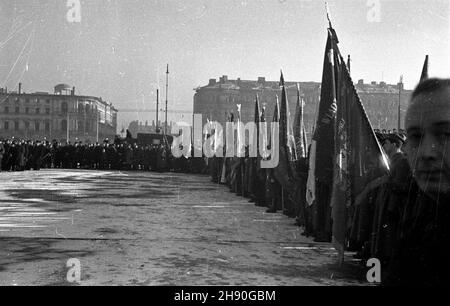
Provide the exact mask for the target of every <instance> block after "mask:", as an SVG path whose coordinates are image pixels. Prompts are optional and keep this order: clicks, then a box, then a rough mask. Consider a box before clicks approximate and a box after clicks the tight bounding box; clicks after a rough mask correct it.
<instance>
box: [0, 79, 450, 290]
mask: <svg viewBox="0 0 450 306" xmlns="http://www.w3.org/2000/svg"><path fill="white" fill-rule="evenodd" d="M449 97H450V80H441V79H429V80H426V81H424V82H422V83H421V84H419V86H418V87H417V88H416V89H415V91H414V93H413V95H412V100H411V102H410V106H409V109H408V112H407V116H406V119H405V125H406V132H405V131H396V130H393V131H380V130H376V131H375V133H376V136H377V138H378V141H379V143H380V145H381V146H382V148H383V150H384V152H385V153H386V155H387V157H388V159H389V166H390V167H389V168H390V171H389V173H388V174H386V175H385V176H383V177H379V178H377V179H376V180H374V181H372V182H369V183H368V184H367V186H366V187H365V189H364V190H363V192H361V193H360V194H358V195H353V196H354V211H353V216H352V218H351V220H352V224H351V225H349V231H350V232H349V235H348V237H349V241H348V245H347V247H348V249H349V250H351V251H354V252H356V255H355V257H357V258H360V259H362V260H363V261H365V260H367V259H369V258H377V259H379V260H380V262H381V263H382V265H383V267H384V269H383V274H382V276H383V283H384V284H386V285H421V284H422V285H439V286H441V285H448V277H447V276H448V272H449V265H448V264H446V261H447V258H448V256H449V254H450V251H449V243H450V237H449V224H450V222H449V221H450V216H449V210H450V207H449V203H450V196H449V195H450V103H449V99H448V98H449ZM169 151H170V150H168V149H166V147H165V146H163V145H146V146H139V145H136V144H128V143H126V142H124V143H114V144H109V143H108V141H105V142H104V143H103V144H98V143H96V144H84V145H83V144H81V143H75V144H70V143H68V144H65V145H63V144H60V143H58V142H56V141H55V142H53V143H50V142H47V141H44V142H39V141H37V142H32V141H23V140H16V139H8V140H6V141H4V140H0V169H2V170H3V171H23V170H29V169H34V170H39V169H40V168H51V167H53V168H69V169H99V170H136V171H149V170H150V171H177V172H193V173H207V172H208V171H209V173H210V175H211V177H212V181H213V182H215V183H217V184H224V185H228V186H229V188H230V190H231V191H232V192H235V193H237V194H238V195H240V196H243V197H246V198H248V200H249V201H250V202H254V203H255V205H257V206H262V207H266V208H267V213H276V212H277V211H282V212H283V213H285V214H286V215H288V216H290V217H293V218H296V224H297V225H299V226H302V227H304V229H305V231H304V235H306V236H313V237H315V238H316V241H331V238H332V237H331V236H330V235H320V234H319V233H317V232H315V227H314V226H313V224H314V223H315V222H317V214H318V213H320V212H317V211H316V210H315V208H314V207H313V206H310V205H307V203H306V192H307V190H306V185H307V180H308V172H309V169H308V167H309V161H308V157H307V158H300V159H299V160H297V161H296V171H297V177H299V178H300V183H299V184H297V185H298V188H297V189H296V191H295V193H293V194H292V193H291V194H290V195H289V196H288V195H287V194H285V193H284V190H283V188H282V186H281V184H280V182H278V181H277V178H276V175H275V173H274V170H273V169H262V168H261V167H259V166H258V163H259V162H260V161H259V160H258V158H253V157H249V154H248V149H247V152H246V156H247V157H244V158H238V157H233V158H221V157H213V158H210V159H205V158H184V157H182V158H178V159H174V158H173V157H172V156H171V154H170V152H169ZM224 151H225V149H224ZM308 155H309V154H308ZM323 227H324V228H327V227H331V220H325V224H324V225H323ZM325 232H327V231H325ZM328 232H331V231H328Z"/></svg>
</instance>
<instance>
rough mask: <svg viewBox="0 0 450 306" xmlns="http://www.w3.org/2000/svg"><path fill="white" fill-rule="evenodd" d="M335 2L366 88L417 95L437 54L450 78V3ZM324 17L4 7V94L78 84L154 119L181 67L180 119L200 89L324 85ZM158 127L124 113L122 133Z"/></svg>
mask: <svg viewBox="0 0 450 306" xmlns="http://www.w3.org/2000/svg"><path fill="white" fill-rule="evenodd" d="M328 2H329V7H330V11H331V16H332V21H333V26H334V28H335V29H336V31H337V33H338V36H339V39H340V45H339V46H340V49H341V52H342V53H343V55H344V56H345V55H347V54H351V56H352V59H353V62H352V77H353V79H354V81H357V80H358V79H364V80H365V81H366V82H370V81H381V79H382V78H383V79H384V81H386V82H388V83H397V82H398V80H399V77H400V75H402V74H403V75H404V82H405V84H406V85H405V86H406V87H407V88H412V87H414V86H415V85H416V83H417V81H418V78H419V77H420V72H421V69H422V64H423V60H424V57H425V54H429V55H430V64H431V67H430V74H431V75H432V76H441V77H449V76H450V39H449V38H450V0H426V1H425V0H423V1H422V0H408V1H402V0H384V1H383V0H380V1H377V0H369V1H368V0H344V1H342V0H339V1H328ZM324 7H325V6H324V1H317V0H89V1H87V0H86V1H81V22H80V23H70V22H68V20H67V16H66V14H67V11H68V10H69V8H68V7H67V0H14V1H13V0H0V83H1V84H0V86H3V87H4V86H8V88H9V89H11V90H13V89H14V88H15V87H16V85H17V83H18V82H19V81H21V82H22V83H23V86H24V90H25V91H27V92H34V91H49V92H52V90H53V86H54V85H56V84H58V83H68V84H70V85H73V86H76V87H77V91H78V93H80V94H86V95H94V96H101V97H103V98H104V99H106V100H108V101H110V102H112V103H113V104H114V105H115V106H116V107H117V108H119V109H121V108H122V109H124V108H126V109H137V108H142V107H143V105H144V104H145V105H146V107H147V108H154V107H155V98H154V96H155V89H156V87H157V86H158V84H159V86H160V87H161V90H162V98H163V99H164V98H165V94H164V92H165V90H164V83H165V75H164V73H165V66H166V63H169V64H170V72H171V74H170V92H169V104H170V106H169V108H171V109H177V110H191V109H192V100H193V94H194V91H193V88H195V87H197V86H200V85H206V84H207V82H208V79H210V78H218V77H219V76H221V75H224V74H225V75H228V76H229V78H233V79H234V78H237V77H240V78H242V79H256V78H257V77H258V76H265V77H266V78H267V79H269V80H277V79H278V78H279V71H280V68H282V69H283V71H284V74H285V78H286V80H288V81H320V80H321V73H322V61H323V54H324V48H325V41H326V27H327V21H326V14H325V8H324ZM378 8H379V10H378ZM377 12H379V14H377ZM158 71H159V74H158ZM180 116H181V115H176V116H175V115H170V116H169V118H171V119H174V120H175V119H180ZM185 116H186V117H187V115H185ZM153 118H154V114H150V113H147V114H137V113H136V112H134V113H122V114H120V115H119V120H120V122H119V128H121V125H122V124H125V125H126V126H127V124H128V121H130V120H133V119H140V120H149V121H150V120H152V119H153Z"/></svg>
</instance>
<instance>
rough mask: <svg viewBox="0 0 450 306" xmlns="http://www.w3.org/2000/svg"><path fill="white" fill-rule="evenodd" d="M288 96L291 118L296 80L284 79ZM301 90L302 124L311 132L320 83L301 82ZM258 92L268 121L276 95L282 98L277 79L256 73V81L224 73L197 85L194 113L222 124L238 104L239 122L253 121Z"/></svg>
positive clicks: (293, 111) (295, 95) (294, 102)
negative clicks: (303, 108) (287, 80)
mask: <svg viewBox="0 0 450 306" xmlns="http://www.w3.org/2000/svg"><path fill="white" fill-rule="evenodd" d="M286 89H287V96H288V102H289V108H290V112H291V117H292V118H294V115H295V108H296V102H297V83H296V82H286ZM300 91H301V94H302V96H303V97H304V99H305V102H306V106H305V125H306V129H307V132H308V133H310V132H311V130H312V128H313V126H314V120H315V119H314V118H315V111H316V105H318V102H319V99H320V83H315V82H301V83H300ZM256 95H258V97H259V101H260V105H261V107H264V108H265V114H266V120H267V122H271V121H272V117H273V111H274V107H275V102H274V101H275V99H276V96H277V95H278V97H279V99H281V91H280V85H279V82H278V81H276V82H273V81H266V79H265V78H264V77H259V78H258V80H256V81H249V80H241V79H237V80H229V79H228V77H227V76H226V75H224V76H222V77H221V78H220V79H219V81H218V82H217V81H216V79H211V80H209V84H208V85H207V86H204V87H200V88H197V89H196V93H195V95H194V113H195V114H203V124H206V121H207V120H208V119H209V120H210V121H218V122H220V123H221V124H222V125H223V126H225V122H226V121H227V116H228V114H229V113H230V112H231V111H232V112H233V113H234V114H235V115H236V113H237V105H238V104H241V120H242V122H244V123H246V122H250V121H254V112H255V97H256Z"/></svg>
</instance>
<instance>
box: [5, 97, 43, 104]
mask: <svg viewBox="0 0 450 306" xmlns="http://www.w3.org/2000/svg"><path fill="white" fill-rule="evenodd" d="M22 101H23V102H25V103H31V102H33V103H41V99H39V98H36V99H29V98H26V99H22ZM3 102H5V103H10V102H15V103H19V102H20V99H19V98H14V99H13V98H6V99H4V100H3ZM45 103H47V104H50V99H46V100H45Z"/></svg>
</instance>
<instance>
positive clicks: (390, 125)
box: [355, 80, 412, 130]
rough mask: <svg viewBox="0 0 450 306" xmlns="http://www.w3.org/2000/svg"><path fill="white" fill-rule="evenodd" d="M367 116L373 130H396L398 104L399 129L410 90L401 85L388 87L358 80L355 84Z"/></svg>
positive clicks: (383, 83) (402, 124) (402, 123)
mask: <svg viewBox="0 0 450 306" xmlns="http://www.w3.org/2000/svg"><path fill="white" fill-rule="evenodd" d="M355 88H356V90H357V92H358V95H359V97H360V98H361V101H362V102H363V105H364V108H365V109H366V113H367V116H368V117H369V119H370V122H371V123H372V126H373V128H375V129H386V130H393V129H397V128H398V104H399V102H400V120H401V124H400V127H401V128H403V126H404V122H403V120H404V118H405V115H406V109H407V107H408V102H409V100H410V98H411V94H412V90H405V89H404V88H403V84H401V83H398V84H397V85H389V84H386V83H385V82H380V83H377V82H371V83H370V84H365V83H364V80H359V81H358V83H357V84H355Z"/></svg>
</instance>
